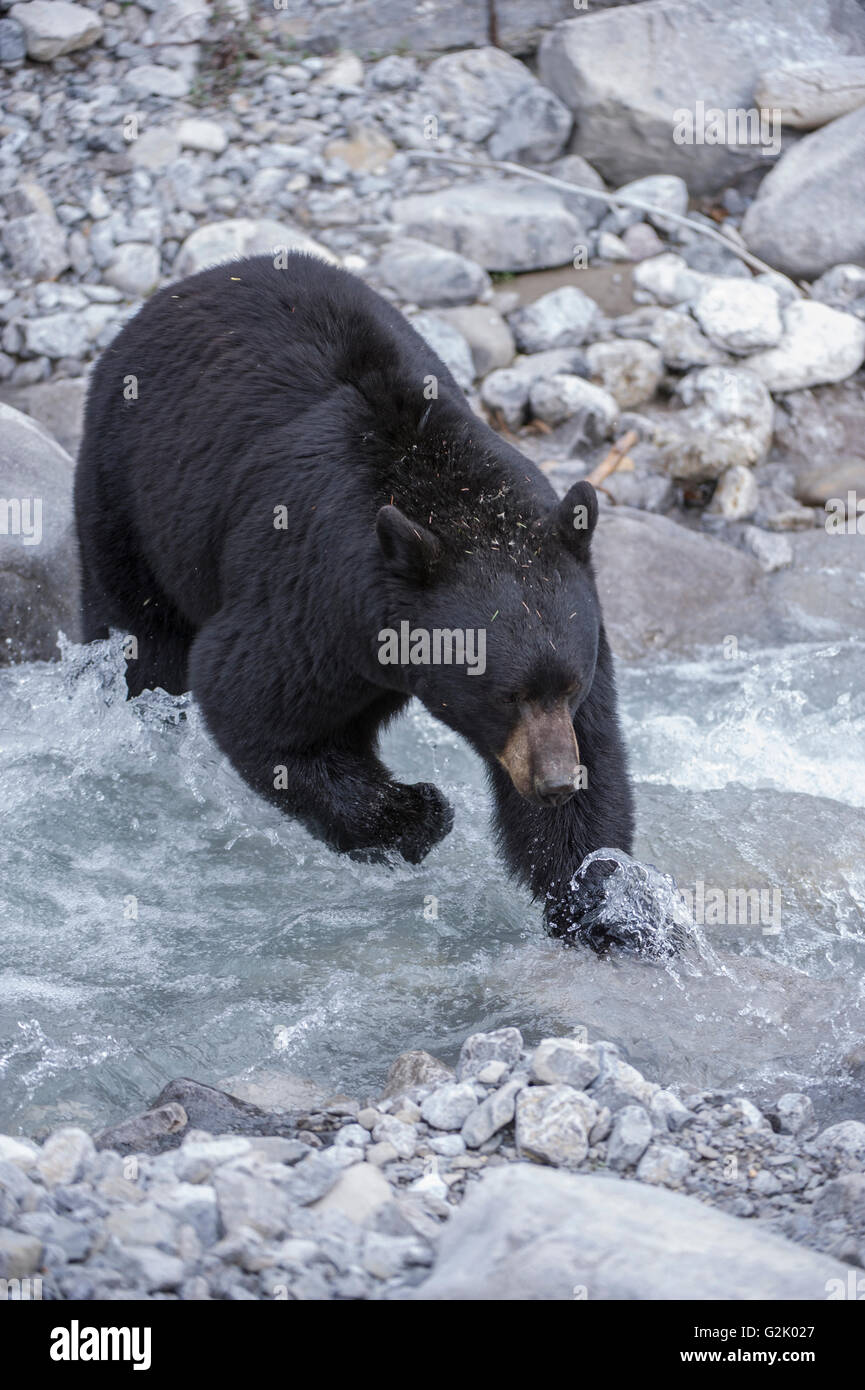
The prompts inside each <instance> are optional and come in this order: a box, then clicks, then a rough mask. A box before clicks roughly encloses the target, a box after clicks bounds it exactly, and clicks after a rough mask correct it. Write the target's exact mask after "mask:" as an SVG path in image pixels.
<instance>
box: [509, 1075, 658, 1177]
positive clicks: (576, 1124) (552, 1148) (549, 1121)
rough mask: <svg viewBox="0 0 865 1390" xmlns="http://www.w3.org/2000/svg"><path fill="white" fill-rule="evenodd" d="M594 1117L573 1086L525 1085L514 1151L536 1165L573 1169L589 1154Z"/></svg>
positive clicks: (520, 1097)
mask: <svg viewBox="0 0 865 1390" xmlns="http://www.w3.org/2000/svg"><path fill="white" fill-rule="evenodd" d="M596 1118H597V1106H596V1105H595V1104H594V1103H593V1102H592V1101H591V1100H590V1099H589V1098H588V1096H586V1095H584V1094H583V1093H582V1092H581V1091H576V1090H575V1089H574V1088H573V1086H564V1085H552V1086H528V1087H526V1088H525V1089H524V1090H522V1091H521V1092H520V1094H519V1095H518V1097H517V1102H516V1140H517V1152H518V1154H519V1155H520V1157H521V1158H531V1159H534V1161H535V1162H537V1163H549V1164H552V1165H553V1166H554V1167H557V1168H576V1167H577V1166H578V1165H579V1164H580V1163H582V1161H583V1159H584V1158H585V1157H586V1154H587V1153H588V1151H589V1141H588V1132H589V1130H590V1129H591V1127H592V1125H593V1124H594V1122H595V1120H596ZM647 1142H648V1141H647Z"/></svg>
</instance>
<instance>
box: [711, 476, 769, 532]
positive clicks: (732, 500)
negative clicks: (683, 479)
mask: <svg viewBox="0 0 865 1390" xmlns="http://www.w3.org/2000/svg"><path fill="white" fill-rule="evenodd" d="M757 500H758V491H757V479H756V478H755V477H754V474H753V473H752V471H751V469H750V468H746V467H745V465H744V464H742V463H734V464H733V466H732V467H731V468H728V469H727V470H726V471H725V472H724V473H722V474H721V477H720V479H719V481H718V486H717V488H716V489H715V493H714V496H713V497H712V502H711V505H710V507H709V509H708V510H709V512H710V513H717V514H718V515H719V516H722V517H723V518H724V519H725V521H745V520H747V518H748V517H749V516H753V515H754V512H755V511H756V510H757Z"/></svg>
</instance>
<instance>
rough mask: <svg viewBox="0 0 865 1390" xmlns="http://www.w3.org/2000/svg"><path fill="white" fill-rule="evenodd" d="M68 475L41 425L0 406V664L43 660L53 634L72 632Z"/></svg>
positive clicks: (66, 461)
mask: <svg viewBox="0 0 865 1390" xmlns="http://www.w3.org/2000/svg"><path fill="white" fill-rule="evenodd" d="M72 473H73V464H72V460H71V458H70V457H69V455H68V454H67V453H66V451H65V450H64V449H61V447H60V445H59V444H58V443H57V442H56V440H54V439H52V438H51V435H50V434H48V433H47V432H46V431H45V430H44V429H43V428H42V427H41V425H39V424H37V422H36V421H35V420H33V419H31V418H30V416H29V415H23V414H22V413H21V411H19V410H14V409H13V408H12V406H9V405H3V404H0V663H4V664H5V663H7V662H10V661H46V660H50V659H52V658H53V657H56V656H57V632H58V629H62V630H63V631H64V632H66V634H67V635H68V636H74V635H75V632H74V629H75V626H76V621H77V619H76V610H77V598H76V591H77V547H76V544H75V538H74V531H73V521H72Z"/></svg>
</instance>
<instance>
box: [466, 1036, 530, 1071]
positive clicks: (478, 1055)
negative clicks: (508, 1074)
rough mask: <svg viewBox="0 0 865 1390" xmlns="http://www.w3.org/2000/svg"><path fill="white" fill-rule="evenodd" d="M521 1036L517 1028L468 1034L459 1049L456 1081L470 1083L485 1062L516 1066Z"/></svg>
mask: <svg viewBox="0 0 865 1390" xmlns="http://www.w3.org/2000/svg"><path fill="white" fill-rule="evenodd" d="M522 1050H523V1035H522V1033H521V1032H520V1030H519V1028H496V1029H494V1030H493V1031H491V1032H489V1033H470V1034H469V1036H468V1037H467V1038H466V1040H465V1042H464V1043H463V1045H462V1047H461V1048H460V1056H459V1061H458V1063H457V1080H458V1081H471V1080H472V1079H473V1078H474V1077H475V1076H477V1074H478V1072H479V1071H481V1070H482V1069H483V1068H484V1067H485V1066H486V1064H487V1062H504V1063H505V1064H506V1065H507V1067H508V1068H513V1067H515V1066H516V1065H517V1063H518V1062H519V1060H520V1057H521V1055H522Z"/></svg>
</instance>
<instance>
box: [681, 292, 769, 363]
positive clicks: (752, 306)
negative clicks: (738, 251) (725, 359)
mask: <svg viewBox="0 0 865 1390" xmlns="http://www.w3.org/2000/svg"><path fill="white" fill-rule="evenodd" d="M694 317H695V318H696V320H697V322H698V323H699V325H700V327H701V328H702V330H703V332H704V333H705V334H706V337H707V338H709V339H710V340H711V341H712V342H713V343H717V345H718V347H721V348H723V349H724V350H725V352H732V353H736V354H737V355H738V356H746V355H747V354H748V353H750V352H759V351H760V350H761V349H762V348H770V347H774V346H775V345H776V343H778V342H780V339H781V333H782V324H781V314H780V304H779V301H778V296H777V294H776V293H775V291H774V290H773V289H771V288H770V287H769V286H768V285H758V284H757V283H756V282H755V281H753V280H736V279H733V280H722V281H716V283H715V284H711V285H707V286H706V288H705V289H703V290H702V291H701V293H700V294H698V296H697V298H696V300H695V302H694Z"/></svg>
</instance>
